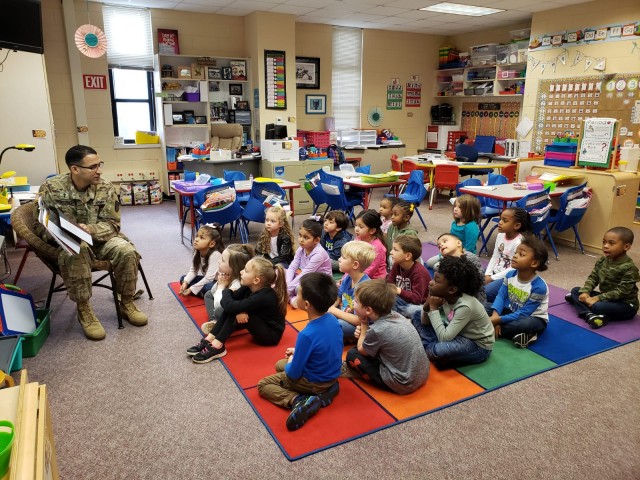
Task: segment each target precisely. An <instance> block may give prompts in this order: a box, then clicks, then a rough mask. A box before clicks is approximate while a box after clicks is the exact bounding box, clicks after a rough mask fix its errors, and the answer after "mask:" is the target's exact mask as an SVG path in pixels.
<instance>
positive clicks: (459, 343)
mask: <svg viewBox="0 0 640 480" xmlns="http://www.w3.org/2000/svg"><path fill="white" fill-rule="evenodd" d="M421 318H422V312H416V313H414V315H413V317H412V318H411V322H412V323H413V326H414V327H415V328H416V330H417V331H418V334H419V335H420V339H421V340H422V346H423V347H424V351H425V352H426V353H427V357H428V358H429V360H431V361H432V362H433V363H434V364H435V366H436V367H438V368H440V369H442V368H454V367H459V366H463V365H472V364H476V363H482V362H484V361H485V360H487V358H489V355H491V350H486V349H484V348H482V347H480V346H479V345H478V344H477V343H476V342H474V341H473V340H471V339H469V338H467V337H463V336H462V335H458V336H457V337H455V338H454V339H453V340H451V341H449V342H440V341H438V336H437V335H436V331H435V330H434V329H433V327H432V326H431V323H429V324H428V325H423V324H422V321H421Z"/></svg>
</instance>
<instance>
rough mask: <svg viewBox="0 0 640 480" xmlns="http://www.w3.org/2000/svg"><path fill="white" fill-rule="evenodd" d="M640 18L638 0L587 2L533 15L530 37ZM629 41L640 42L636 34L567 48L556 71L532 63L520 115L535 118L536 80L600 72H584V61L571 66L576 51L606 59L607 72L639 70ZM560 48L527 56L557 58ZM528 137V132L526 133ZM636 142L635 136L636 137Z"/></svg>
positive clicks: (636, 58)
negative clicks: (565, 55) (617, 40)
mask: <svg viewBox="0 0 640 480" xmlns="http://www.w3.org/2000/svg"><path fill="white" fill-rule="evenodd" d="M638 17H640V8H639V7H638V2H637V0H612V1H609V2H590V3H585V4H581V5H576V6H575V7H563V8H558V9H555V10H550V11H547V12H540V13H537V14H535V15H534V16H533V22H532V24H531V36H532V38H534V37H536V36H540V35H542V34H545V33H553V32H562V31H565V30H568V31H571V30H574V29H575V30H578V29H584V27H587V26H599V25H608V24H616V23H620V24H623V23H626V22H630V21H636V20H638ZM632 41H635V42H640V38H639V37H633V38H632V39H631V40H629V41H619V42H607V43H600V44H592V45H580V46H577V47H566V48H567V50H568V52H569V54H568V57H567V60H568V61H567V63H566V65H562V63H560V62H557V65H556V71H555V73H554V72H553V71H552V70H551V68H549V67H547V68H546V69H545V71H544V73H542V70H541V68H540V66H538V67H537V68H536V69H534V70H532V69H531V63H529V68H528V70H527V82H526V84H525V96H524V101H523V108H522V114H523V115H525V116H527V117H529V118H530V119H532V120H533V119H534V118H535V109H536V96H537V93H538V81H539V80H541V79H545V80H546V79H553V78H563V77H574V76H581V75H582V76H585V75H597V74H599V73H600V72H597V71H595V70H593V69H592V68H591V69H589V70H587V71H585V69H584V65H585V64H584V60H583V61H582V62H580V63H579V64H578V65H575V66H573V67H572V66H571V65H572V64H573V59H574V58H575V55H576V51H577V50H579V51H581V52H582V53H584V54H585V55H587V56H590V57H594V58H600V57H604V58H606V60H607V63H606V71H605V72H602V73H603V75H606V74H608V73H632V72H640V54H638V52H637V51H636V53H635V54H632V53H631V49H632V48H633V47H632ZM560 52H562V49H560V48H552V49H548V50H540V51H536V50H533V51H530V52H529V55H531V56H532V57H534V58H535V59H536V60H540V61H542V62H544V61H546V60H551V59H554V58H556V57H557V56H558V55H559V54H560ZM527 139H531V133H530V134H529V135H528V136H527ZM635 140H636V142H637V141H638V137H637V136H636V137H635Z"/></svg>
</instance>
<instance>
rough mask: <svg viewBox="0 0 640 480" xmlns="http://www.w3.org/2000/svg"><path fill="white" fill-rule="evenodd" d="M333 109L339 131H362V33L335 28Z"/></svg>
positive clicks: (356, 30) (355, 30)
mask: <svg viewBox="0 0 640 480" xmlns="http://www.w3.org/2000/svg"><path fill="white" fill-rule="evenodd" d="M331 87H332V89H331V107H332V110H333V116H334V118H335V124H336V130H345V129H349V128H360V101H361V97H362V29H359V28H342V27H334V28H333V74H332V79H331Z"/></svg>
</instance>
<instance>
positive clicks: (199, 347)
mask: <svg viewBox="0 0 640 480" xmlns="http://www.w3.org/2000/svg"><path fill="white" fill-rule="evenodd" d="M207 345H211V344H210V343H209V342H208V341H207V340H205V339H204V338H203V339H202V340H200V342H199V343H197V344H196V345H194V346H193V347H189V348H187V355H191V356H192V357H193V356H194V355H195V354H197V353H200V352H201V351H202V350H204V349H205V348H206V347H207Z"/></svg>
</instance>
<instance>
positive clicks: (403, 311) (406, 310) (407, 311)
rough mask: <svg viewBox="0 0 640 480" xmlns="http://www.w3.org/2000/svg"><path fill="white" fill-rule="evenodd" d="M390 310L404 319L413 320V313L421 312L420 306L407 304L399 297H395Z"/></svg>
mask: <svg viewBox="0 0 640 480" xmlns="http://www.w3.org/2000/svg"><path fill="white" fill-rule="evenodd" d="M392 310H395V311H396V312H398V313H399V314H400V315H402V316H403V317H406V318H413V314H414V313H415V312H421V311H422V305H416V304H415V303H409V302H407V301H406V300H405V299H404V298H402V297H401V296H400V295H398V296H396V303H395V304H394V305H393V308H392Z"/></svg>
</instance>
